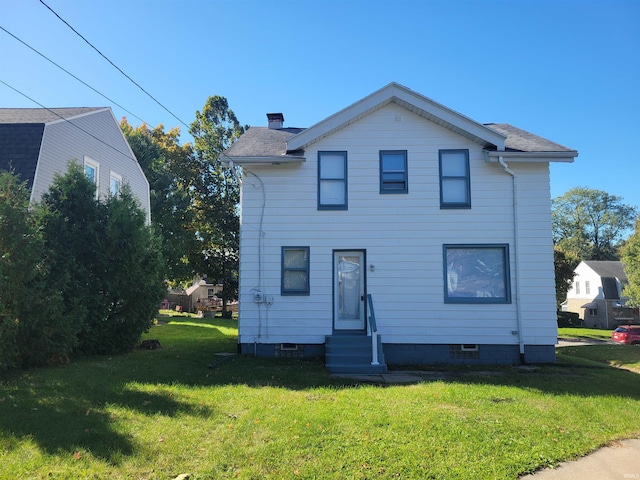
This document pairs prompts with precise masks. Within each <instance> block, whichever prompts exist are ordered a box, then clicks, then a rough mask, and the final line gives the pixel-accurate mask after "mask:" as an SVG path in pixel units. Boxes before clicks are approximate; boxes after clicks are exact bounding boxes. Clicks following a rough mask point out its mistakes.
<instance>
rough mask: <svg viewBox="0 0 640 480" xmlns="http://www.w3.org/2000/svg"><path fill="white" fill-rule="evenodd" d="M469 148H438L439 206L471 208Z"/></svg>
mask: <svg viewBox="0 0 640 480" xmlns="http://www.w3.org/2000/svg"><path fill="white" fill-rule="evenodd" d="M469 177H470V175H469V150H440V208H471V181H470V178H469Z"/></svg>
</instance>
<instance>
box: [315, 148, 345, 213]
mask: <svg viewBox="0 0 640 480" xmlns="http://www.w3.org/2000/svg"><path fill="white" fill-rule="evenodd" d="M346 209H347V152H318V210H346Z"/></svg>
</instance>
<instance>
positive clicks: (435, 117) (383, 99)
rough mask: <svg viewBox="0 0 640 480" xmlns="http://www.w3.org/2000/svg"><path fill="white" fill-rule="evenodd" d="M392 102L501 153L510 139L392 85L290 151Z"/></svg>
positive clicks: (290, 143) (318, 127) (295, 140)
mask: <svg viewBox="0 0 640 480" xmlns="http://www.w3.org/2000/svg"><path fill="white" fill-rule="evenodd" d="M390 103H395V104H397V105H399V106H401V107H403V108H405V109H407V110H409V111H410V112H412V113H414V114H416V115H419V116H421V117H423V118H426V119H427V120H430V121H432V122H434V123H437V124H438V125H441V126H443V127H445V128H448V129H449V130H451V131H453V132H455V133H458V134H460V135H462V136H464V137H467V138H469V139H471V140H472V141H474V142H476V143H478V144H480V145H482V146H484V147H487V148H488V147H495V148H496V149H497V150H504V142H505V139H506V136H504V135H502V134H500V133H498V132H496V131H495V130H492V129H491V128H489V127H486V126H485V125H482V124H481V123H478V122H476V121H475V120H472V119H470V118H468V117H465V116H464V115H462V114H460V113H458V112H455V111H453V110H451V109H449V108H447V107H445V106H444V105H441V104H439V103H437V102H435V101H433V100H431V99H430V98H427V97H424V96H422V95H420V94H419V93H416V92H414V91H413V90H410V89H408V88H406V87H404V86H402V85H399V84H397V83H390V84H389V85H387V86H386V87H383V88H381V89H380V90H378V91H376V92H374V93H372V94H371V95H369V96H367V97H365V98H363V99H362V100H359V101H358V102H356V103H354V104H352V105H350V106H349V107H347V108H345V109H343V110H341V111H339V112H337V113H335V114H333V115H331V116H330V117H327V118H326V119H324V120H322V121H321V122H319V123H316V124H315V125H313V126H312V127H309V128H307V129H306V130H304V131H302V132H300V133H298V134H297V135H294V136H293V137H290V138H289V139H288V140H287V149H288V150H298V149H304V148H305V147H306V146H308V145H310V144H311V143H313V142H316V141H318V140H320V139H322V138H324V137H326V136H328V135H331V134H332V133H333V132H335V131H337V130H339V129H341V128H344V127H345V126H347V125H349V124H351V123H354V122H356V121H357V120H359V119H360V118H362V117H364V116H366V115H368V114H369V113H371V112H374V111H375V110H378V109H380V108H382V107H384V106H386V105H388V104H390Z"/></svg>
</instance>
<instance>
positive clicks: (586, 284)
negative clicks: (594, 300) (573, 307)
mask: <svg viewBox="0 0 640 480" xmlns="http://www.w3.org/2000/svg"><path fill="white" fill-rule="evenodd" d="M584 293H585V295H591V284H590V283H589V280H587V281H586V282H584Z"/></svg>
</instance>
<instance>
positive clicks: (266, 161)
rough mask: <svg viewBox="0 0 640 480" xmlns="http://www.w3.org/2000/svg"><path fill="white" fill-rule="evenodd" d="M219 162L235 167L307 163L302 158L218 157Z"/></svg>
mask: <svg viewBox="0 0 640 480" xmlns="http://www.w3.org/2000/svg"><path fill="white" fill-rule="evenodd" d="M220 161H221V162H222V163H225V164H227V165H228V164H229V163H230V162H233V163H234V164H236V165H281V164H287V165H295V164H298V163H304V162H306V161H307V159H306V158H304V157H292V156H287V157H279V156H272V157H228V156H226V155H220Z"/></svg>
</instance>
